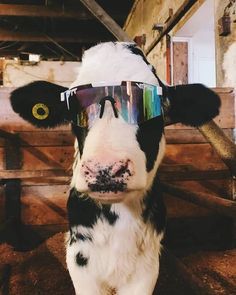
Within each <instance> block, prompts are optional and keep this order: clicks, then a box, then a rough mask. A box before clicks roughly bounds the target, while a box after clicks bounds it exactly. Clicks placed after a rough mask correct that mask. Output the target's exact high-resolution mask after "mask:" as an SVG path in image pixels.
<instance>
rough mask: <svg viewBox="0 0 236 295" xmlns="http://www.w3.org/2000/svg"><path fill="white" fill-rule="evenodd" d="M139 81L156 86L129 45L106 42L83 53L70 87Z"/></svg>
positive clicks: (139, 57)
mask: <svg viewBox="0 0 236 295" xmlns="http://www.w3.org/2000/svg"><path fill="white" fill-rule="evenodd" d="M119 81H141V82H146V83H150V84H154V85H156V84H158V81H157V78H156V77H155V75H154V74H153V73H152V71H151V67H150V65H148V64H147V63H146V62H145V61H144V60H143V58H142V56H140V55H137V54H134V53H133V52H132V51H131V50H130V43H124V42H116V43H114V42H107V43H102V44H99V45H96V46H94V47H92V48H90V49H88V50H87V51H85V53H84V56H83V58H82V64H81V67H80V68H79V73H78V76H77V79H76V80H75V81H74V82H73V84H72V85H71V87H74V86H78V85H83V84H89V83H95V82H108V83H109V82H119Z"/></svg>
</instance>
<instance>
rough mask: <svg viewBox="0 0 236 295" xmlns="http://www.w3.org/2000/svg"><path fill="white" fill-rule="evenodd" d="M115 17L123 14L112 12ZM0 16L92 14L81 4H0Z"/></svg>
mask: <svg viewBox="0 0 236 295" xmlns="http://www.w3.org/2000/svg"><path fill="white" fill-rule="evenodd" d="M112 14H113V17H114V18H115V19H122V18H124V15H122V14H121V13H120V14H117V13H116V12H115V11H114V12H113V13H112ZM0 16H25V17H50V18H72V19H77V20H93V19H94V16H93V15H92V14H91V13H90V12H89V11H87V10H85V9H84V8H83V7H82V5H81V6H80V7H76V8H75V7H74V8H70V7H67V6H64V7H62V6H60V7H57V6H42V5H17V4H0Z"/></svg>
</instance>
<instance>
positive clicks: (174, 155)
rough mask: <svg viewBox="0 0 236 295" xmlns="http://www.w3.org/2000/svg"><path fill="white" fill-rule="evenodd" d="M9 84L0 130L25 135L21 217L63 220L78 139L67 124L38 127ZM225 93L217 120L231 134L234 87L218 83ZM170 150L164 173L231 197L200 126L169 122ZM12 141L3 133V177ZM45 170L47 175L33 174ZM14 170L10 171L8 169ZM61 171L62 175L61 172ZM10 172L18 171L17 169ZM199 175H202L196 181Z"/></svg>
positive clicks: (0, 193) (1, 98) (0, 207)
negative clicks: (13, 100)
mask: <svg viewBox="0 0 236 295" xmlns="http://www.w3.org/2000/svg"><path fill="white" fill-rule="evenodd" d="M9 91H10V90H9V89H6V88H5V89H4V88H1V89H0V104H1V108H0V130H5V131H8V132H13V133H17V134H18V135H19V137H20V140H21V151H20V152H21V156H22V168H21V170H22V171H23V173H24V177H25V178H24V179H22V220H23V222H24V223H25V224H33V225H43V224H65V223H66V222H67V221H66V201H67V197H68V190H69V180H70V176H69V175H70V172H71V165H72V162H73V152H74V149H73V144H74V139H73V136H72V134H71V132H70V129H69V127H68V126H62V127H60V128H57V129H53V130H43V129H42V130H39V129H36V128H34V127H32V126H31V125H30V124H28V123H26V122H25V121H23V120H21V119H20V118H19V117H18V116H17V115H16V114H14V113H13V112H12V110H11V108H10V105H9V99H8V93H9ZM216 91H217V92H218V93H219V94H220V96H221V99H222V108H221V114H220V116H218V117H217V118H216V120H215V121H216V122H217V123H218V124H219V125H220V126H221V127H222V128H223V129H224V131H225V132H226V134H227V135H228V136H229V137H231V138H233V129H234V128H235V114H234V111H233V110H234V104H235V98H234V94H233V91H232V89H228V88H225V89H222V88H221V89H216ZM165 132H166V138H167V143H168V145H167V151H166V156H165V159H164V162H163V165H162V167H161V168H160V171H161V172H160V175H161V178H162V179H163V180H165V181H168V182H172V183H173V181H175V182H177V183H179V184H180V185H183V186H184V187H186V188H192V189H194V190H199V191H206V192H211V191H213V192H214V193H215V194H218V195H221V196H224V197H228V194H229V193H230V178H229V172H228V170H227V167H226V166H225V165H224V164H223V162H222V161H221V159H220V158H219V157H218V155H217V154H216V153H215V151H214V150H213V149H212V148H211V146H210V144H209V143H207V142H206V141H205V139H204V138H203V136H202V135H201V134H200V133H199V131H198V130H196V129H193V128H188V127H184V126H181V125H173V126H169V127H167V128H166V131H165ZM6 149H8V146H7V145H6V141H5V139H3V138H1V137H0V179H1V175H3V173H6V172H7V171H6V170H5V168H6V161H5V153H6ZM35 171H36V172H39V171H41V175H44V176H43V177H40V178H39V177H35ZM9 175H10V172H9ZM58 175H60V177H58ZM11 177H16V174H13V176H11ZM196 180H198V181H196ZM3 216H4V190H3V186H0V221H1V220H2V219H3Z"/></svg>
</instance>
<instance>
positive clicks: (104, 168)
mask: <svg viewBox="0 0 236 295" xmlns="http://www.w3.org/2000/svg"><path fill="white" fill-rule="evenodd" d="M133 166H134V165H133V163H132V162H131V161H130V160H128V159H126V160H118V161H112V162H111V161H109V162H107V161H105V162H104V161H103V162H102V163H100V162H99V161H97V160H88V161H85V162H84V163H83V164H82V173H83V176H84V178H85V181H86V183H87V185H88V188H89V190H90V191H91V192H95V193H96V192H97V193H98V195H100V197H101V198H102V197H103V196H110V197H111V198H113V197H114V198H116V195H117V196H118V195H119V193H120V192H125V191H126V189H127V183H128V181H129V179H130V178H131V177H132V176H133V174H134V167H133ZM92 195H94V194H92ZM96 195H97V194H96Z"/></svg>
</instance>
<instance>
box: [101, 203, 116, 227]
mask: <svg viewBox="0 0 236 295" xmlns="http://www.w3.org/2000/svg"><path fill="white" fill-rule="evenodd" d="M110 209H111V206H109V205H103V210H102V212H103V215H104V217H105V218H106V220H107V221H108V222H109V224H110V225H113V224H114V223H115V222H116V220H117V218H118V215H117V214H116V213H115V212H111V210H110Z"/></svg>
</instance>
